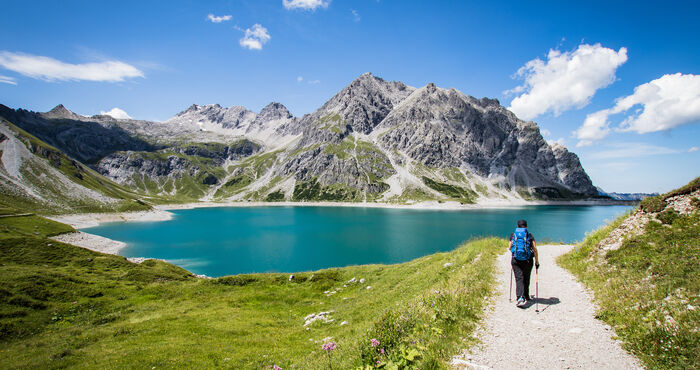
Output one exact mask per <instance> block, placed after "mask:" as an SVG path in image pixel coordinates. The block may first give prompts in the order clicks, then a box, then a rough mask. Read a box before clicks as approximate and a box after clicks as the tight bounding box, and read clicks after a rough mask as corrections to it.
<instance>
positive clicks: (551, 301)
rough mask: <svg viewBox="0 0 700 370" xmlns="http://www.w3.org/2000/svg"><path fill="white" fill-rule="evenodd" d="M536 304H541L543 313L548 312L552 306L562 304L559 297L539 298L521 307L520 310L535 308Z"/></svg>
mask: <svg viewBox="0 0 700 370" xmlns="http://www.w3.org/2000/svg"><path fill="white" fill-rule="evenodd" d="M535 303H539V305H540V312H542V311H544V310H546V309H547V308H549V306H552V305H555V304H559V303H561V301H560V300H559V298H557V297H549V298H543V297H539V298H533V299H531V300H529V301H527V303H525V305H523V306H521V307H520V308H522V309H527V308H530V307H532V306H534V305H535Z"/></svg>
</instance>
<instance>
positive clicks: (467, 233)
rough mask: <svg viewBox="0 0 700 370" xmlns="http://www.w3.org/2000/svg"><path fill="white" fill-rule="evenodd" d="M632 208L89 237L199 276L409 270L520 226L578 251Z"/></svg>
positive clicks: (247, 211) (246, 223)
mask: <svg viewBox="0 0 700 370" xmlns="http://www.w3.org/2000/svg"><path fill="white" fill-rule="evenodd" d="M629 208H630V207H627V206H532V207H522V208H508V209H478V210H476V209H475V210H460V211H454V210H449V211H436V210H415V209H386V208H361V207H276V206H275V207H228V208H225V207H221V208H196V209H186V210H177V211H173V213H174V214H175V217H174V218H173V219H172V220H170V221H161V222H119V223H107V224H102V225H100V226H98V227H94V228H87V229H83V231H85V232H88V233H92V234H97V235H101V236H104V237H107V238H111V239H114V240H119V241H123V242H126V243H127V244H128V247H126V248H124V249H123V250H122V251H121V252H120V254H121V255H123V256H126V257H148V258H160V259H165V260H168V261H169V262H172V263H174V264H176V265H178V266H181V267H183V268H186V269H187V270H189V271H192V272H194V273H197V274H205V275H208V276H223V275H231V274H240V273H251V272H294V271H308V270H317V269H322V268H328V267H341V266H348V265H359V264H368V263H398V262H405V261H409V260H411V259H414V258H417V257H421V256H425V255H428V254H431V253H435V252H442V251H449V250H452V249H454V248H455V247H457V246H458V245H459V244H460V243H461V242H463V241H466V240H469V239H471V238H475V237H480V236H498V237H504V238H505V237H507V236H508V235H510V233H511V232H512V231H513V229H514V228H515V223H516V221H517V220H518V219H521V218H524V219H526V220H527V221H528V225H529V228H528V229H529V230H530V232H531V233H532V234H533V235H534V236H535V239H536V240H538V241H540V242H543V241H547V240H550V241H562V242H566V243H573V242H576V241H580V240H582V239H583V238H584V236H585V234H586V233H587V232H590V231H592V230H594V229H596V228H598V227H599V226H602V225H604V224H605V222H606V221H611V220H613V219H615V218H616V217H617V216H619V215H621V214H622V213H624V212H625V211H626V210H627V209H629Z"/></svg>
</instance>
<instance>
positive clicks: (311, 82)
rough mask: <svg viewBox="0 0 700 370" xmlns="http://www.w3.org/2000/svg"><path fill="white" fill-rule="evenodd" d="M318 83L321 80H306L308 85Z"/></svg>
mask: <svg viewBox="0 0 700 370" xmlns="http://www.w3.org/2000/svg"><path fill="white" fill-rule="evenodd" d="M320 83H321V80H311V81H308V84H309V85H317V84H320Z"/></svg>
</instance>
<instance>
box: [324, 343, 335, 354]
mask: <svg viewBox="0 0 700 370" xmlns="http://www.w3.org/2000/svg"><path fill="white" fill-rule="evenodd" d="M321 348H323V350H324V351H328V352H330V351H333V350H335V342H328V343H324V344H323V345H322V346H321Z"/></svg>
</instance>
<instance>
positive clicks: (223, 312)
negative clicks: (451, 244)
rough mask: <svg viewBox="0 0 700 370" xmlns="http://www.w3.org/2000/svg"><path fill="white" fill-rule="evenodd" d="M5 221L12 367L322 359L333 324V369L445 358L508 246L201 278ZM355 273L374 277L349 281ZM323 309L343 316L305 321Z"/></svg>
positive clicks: (5, 331) (8, 362)
mask: <svg viewBox="0 0 700 370" xmlns="http://www.w3.org/2000/svg"><path fill="white" fill-rule="evenodd" d="M0 230H4V233H3V234H2V236H1V237H0V264H1V265H2V268H0V295H2V300H0V363H2V364H3V366H2V367H4V368H66V367H76V366H77V367H89V368H132V367H134V366H137V367H143V368H152V367H157V368H163V367H190V368H192V367H196V368H219V367H227V368H237V369H239V368H246V369H247V368H255V369H259V368H265V367H271V366H272V365H275V364H276V365H278V366H281V367H282V368H285V369H287V368H298V369H315V368H325V367H327V358H326V357H324V356H325V354H324V353H323V351H322V350H321V344H322V340H323V338H327V337H332V338H333V339H332V340H333V341H335V342H336V343H337V344H338V347H337V350H336V351H334V353H333V358H332V360H333V366H334V368H338V369H342V368H354V367H357V366H361V365H363V364H368V363H369V362H372V363H376V362H373V361H376V360H380V361H382V362H383V363H386V362H388V361H394V362H398V361H404V362H406V361H408V360H407V359H408V358H411V359H413V362H414V363H417V364H418V366H420V367H421V368H430V367H435V366H437V367H446V366H445V363H446V362H445V361H448V360H449V359H450V357H451V356H452V355H453V354H454V353H456V352H457V350H458V348H464V347H466V346H468V345H469V344H471V343H472V341H473V339H471V335H470V334H471V333H472V331H473V328H474V325H475V323H476V321H477V320H478V319H479V318H480V317H481V316H482V312H483V311H482V309H483V305H484V304H485V303H484V302H485V301H484V299H483V297H484V296H487V295H489V294H490V292H491V290H492V289H493V281H494V268H495V267H494V265H495V256H496V254H497V253H498V252H499V251H501V250H502V249H503V248H504V241H502V240H496V239H485V240H479V241H474V242H471V243H468V244H465V245H463V246H461V247H459V248H457V249H456V250H455V251H452V252H449V253H438V254H434V255H430V256H426V257H423V258H419V259H416V260H414V261H410V262H407V263H403V264H397V265H367V266H351V267H346V268H338V269H327V270H322V271H315V272H302V273H296V274H294V275H295V278H294V279H292V280H291V281H290V280H289V279H288V276H289V274H278V273H271V274H251V275H237V276H232V277H225V278H219V279H196V278H194V277H193V276H192V275H191V274H189V273H187V272H186V271H184V270H182V269H180V268H178V267H175V266H172V265H170V264H167V263H164V262H160V261H154V260H150V261H146V262H144V263H142V264H140V265H137V264H132V263H130V262H128V261H126V260H125V259H124V258H123V257H119V256H111V255H104V254H100V253H95V252H91V251H88V250H85V249H82V248H78V247H73V246H70V245H66V244H63V243H58V242H55V241H51V240H49V239H46V237H47V236H49V235H53V234H56V233H61V232H66V231H70V230H71V229H70V227H67V226H65V225H61V224H57V223H55V222H51V221H47V220H44V219H42V218H40V217H36V216H28V217H11V218H1V219H0ZM446 262H450V263H453V265H452V266H450V267H443V265H444V264H445V263H446ZM353 277H355V278H356V279H357V280H359V279H360V278H364V279H366V282H365V283H364V284H360V283H354V284H349V283H347V282H348V280H350V279H352V278H353ZM367 286H371V289H367ZM328 291H335V292H336V293H335V294H326V293H324V292H328ZM321 311H332V313H331V318H332V319H333V320H334V321H332V322H328V323H324V322H315V323H313V324H311V325H309V326H307V327H308V330H307V329H306V328H307V327H304V317H306V316H307V315H309V314H311V313H319V312H321ZM344 321H346V322H347V324H346V325H341V323H342V322H344ZM371 338H377V339H379V340H380V347H379V348H384V349H385V352H386V354H385V355H381V354H380V353H379V352H378V351H377V348H372V347H371V345H370V342H369V340H370V339H371ZM463 340H464V341H463Z"/></svg>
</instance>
